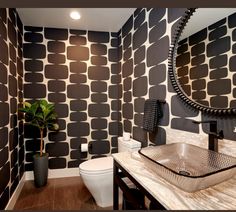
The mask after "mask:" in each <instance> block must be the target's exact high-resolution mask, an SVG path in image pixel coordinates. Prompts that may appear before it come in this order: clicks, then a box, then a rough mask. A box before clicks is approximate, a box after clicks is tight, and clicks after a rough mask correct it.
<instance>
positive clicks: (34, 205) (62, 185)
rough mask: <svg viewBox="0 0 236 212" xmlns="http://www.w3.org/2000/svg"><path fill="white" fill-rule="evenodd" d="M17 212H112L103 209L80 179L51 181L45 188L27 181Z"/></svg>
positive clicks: (70, 178)
mask: <svg viewBox="0 0 236 212" xmlns="http://www.w3.org/2000/svg"><path fill="white" fill-rule="evenodd" d="M14 209H15V210H106V209H107V210H112V207H108V208H101V207H99V206H97V205H96V203H95V201H94V199H93V197H92V196H91V194H90V193H89V191H88V190H87V188H86V187H85V185H84V184H83V182H82V180H81V178H80V177H67V178H57V179H49V180H48V183H47V185H46V186H45V187H42V188H36V187H35V186H34V182H33V181H26V182H25V184H24V187H23V189H22V191H21V194H20V196H19V198H18V200H17V202H16V204H15V207H14Z"/></svg>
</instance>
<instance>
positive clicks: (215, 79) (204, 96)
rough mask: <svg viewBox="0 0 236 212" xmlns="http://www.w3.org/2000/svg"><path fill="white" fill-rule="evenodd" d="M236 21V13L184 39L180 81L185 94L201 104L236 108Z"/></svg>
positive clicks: (180, 47) (179, 68) (179, 64)
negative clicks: (235, 44)
mask: <svg viewBox="0 0 236 212" xmlns="http://www.w3.org/2000/svg"><path fill="white" fill-rule="evenodd" d="M196 12H198V11H196ZM235 20H236V13H234V14H232V15H230V16H228V17H226V18H223V19H221V20H219V21H217V22H216V23H213V24H212V25H210V26H208V27H206V28H204V29H202V30H200V31H199V32H196V33H194V34H193V35H191V36H189V37H188V38H185V39H184V40H182V41H180V45H179V47H178V50H177V54H178V56H177V58H176V66H177V75H178V81H179V83H180V84H181V87H182V88H183V90H184V91H185V93H186V94H187V95H188V96H189V97H190V98H191V99H193V100H194V101H197V102H198V103H200V104H203V105H206V106H210V107H216V108H228V107H236V84H235V80H234V78H235V79H236V74H234V72H235V71H236V56H235V54H236V51H235V49H234V48H235V47H234V45H233V44H234V43H235V41H236V25H235V23H234V22H235Z"/></svg>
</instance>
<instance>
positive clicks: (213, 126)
mask: <svg viewBox="0 0 236 212" xmlns="http://www.w3.org/2000/svg"><path fill="white" fill-rule="evenodd" d="M193 123H195V124H204V123H209V124H210V132H209V133H208V135H209V137H208V149H209V150H213V151H215V152H218V139H223V138H224V133H223V130H220V131H219V133H217V121H215V120H208V121H193Z"/></svg>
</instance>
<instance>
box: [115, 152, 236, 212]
mask: <svg viewBox="0 0 236 212" xmlns="http://www.w3.org/2000/svg"><path fill="white" fill-rule="evenodd" d="M112 156H113V157H114V160H115V161H117V162H118V163H119V164H120V165H121V166H122V167H123V168H124V169H125V170H126V171H127V172H128V173H129V174H130V175H132V176H133V177H134V178H135V179H136V180H137V181H138V182H139V183H140V184H141V185H142V186H143V187H144V188H145V189H146V190H147V191H148V192H149V193H150V194H152V196H153V197H155V198H156V199H157V200H158V201H159V202H160V203H161V204H162V205H163V206H164V207H165V208H166V209H172V210H216V209H218V210H235V209H236V176H235V177H234V178H231V179H230V180H228V181H225V182H223V183H220V184H218V185H215V186H212V187H210V188H207V189H204V190H201V191H197V192H195V193H188V192H184V191H182V190H180V189H179V188H177V187H175V186H174V185H172V184H170V183H168V182H167V181H166V180H164V179H163V178H161V177H159V176H157V175H156V174H154V173H153V172H152V171H151V170H150V169H148V168H146V166H145V164H144V162H143V161H142V160H143V159H142V158H141V157H140V156H139V153H138V152H134V153H130V152H121V153H116V154H113V155H112Z"/></svg>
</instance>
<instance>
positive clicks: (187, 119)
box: [120, 8, 236, 146]
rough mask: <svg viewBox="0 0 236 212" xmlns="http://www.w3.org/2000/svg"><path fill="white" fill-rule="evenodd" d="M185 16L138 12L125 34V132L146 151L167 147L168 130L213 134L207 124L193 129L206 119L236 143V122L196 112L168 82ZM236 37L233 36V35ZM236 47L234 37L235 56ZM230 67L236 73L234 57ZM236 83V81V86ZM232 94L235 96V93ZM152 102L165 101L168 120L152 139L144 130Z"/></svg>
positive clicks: (232, 118)
mask: <svg viewBox="0 0 236 212" xmlns="http://www.w3.org/2000/svg"><path fill="white" fill-rule="evenodd" d="M185 10H186V9H184V8H153V9H147V8H140V9H137V10H136V11H135V12H134V14H133V15H132V16H131V17H130V18H129V20H128V21H127V22H126V23H125V24H124V26H123V27H122V30H121V35H120V37H121V40H122V41H121V46H122V55H123V57H122V60H121V63H122V65H121V67H122V82H121V85H122V90H123V92H122V123H123V129H124V131H127V132H131V133H132V136H133V138H134V139H137V140H139V141H142V145H143V146H146V145H149V144H150V142H152V143H156V144H157V145H161V144H164V143H166V137H167V136H168V135H167V132H166V130H165V129H167V128H168V129H170V128H171V129H176V130H183V131H188V132H192V133H200V132H201V129H202V130H203V131H204V132H205V133H207V132H209V126H208V125H207V124H206V125H197V124H194V123H192V120H201V119H202V120H209V119H214V120H217V123H218V129H219V130H220V129H222V130H223V131H224V137H225V138H226V139H230V140H236V133H235V132H233V131H234V126H236V119H235V118H236V117H235V116H230V117H229V116H227V117H224V116H221V117H219V116H213V115H208V114H204V113H201V112H200V111H198V110H195V109H194V108H192V107H190V106H188V105H187V104H185V103H184V102H183V101H182V100H181V99H180V98H179V97H178V96H177V94H176V92H175V90H174V89H173V87H172V84H171V82H170V80H169V76H168V51H169V46H170V44H171V39H172V37H173V34H174V32H175V29H176V26H177V25H178V19H179V18H180V17H181V16H182V15H183V14H184V12H185ZM193 15H194V14H193ZM230 19H231V20H230ZM235 23H236V22H235V15H234V16H232V17H231V18H229V24H230V28H231V29H232V28H233V27H235ZM212 31H214V30H213V29H212ZM235 32H236V31H235V30H233V32H232V34H235ZM199 37H200V36H199ZM199 39H200V38H199ZM235 41H236V40H235V36H232V51H235V46H236V44H234V43H235ZM211 42H213V41H211ZM215 42H217V40H216V41H215ZM209 44H210V43H209ZM215 57H217V56H216V55H212V56H211V59H213V60H214V58H215ZM200 59H201V58H200ZM200 59H199V60H200ZM230 61H231V65H230V72H232V73H233V71H234V68H233V67H234V65H235V61H236V57H234V56H233V57H232V59H230ZM212 69H213V68H212ZM234 78H236V76H234V77H233V78H232V79H233V83H234V85H235V80H234ZM212 82H213V80H212ZM231 93H232V95H234V93H235V89H234V90H233V92H231ZM148 98H155V99H160V100H166V104H163V112H164V116H163V118H162V119H161V120H160V122H159V127H158V129H157V131H156V132H154V133H147V132H145V131H144V130H143V129H142V124H143V123H142V121H143V111H144V101H145V99H148ZM232 102H233V101H232Z"/></svg>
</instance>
